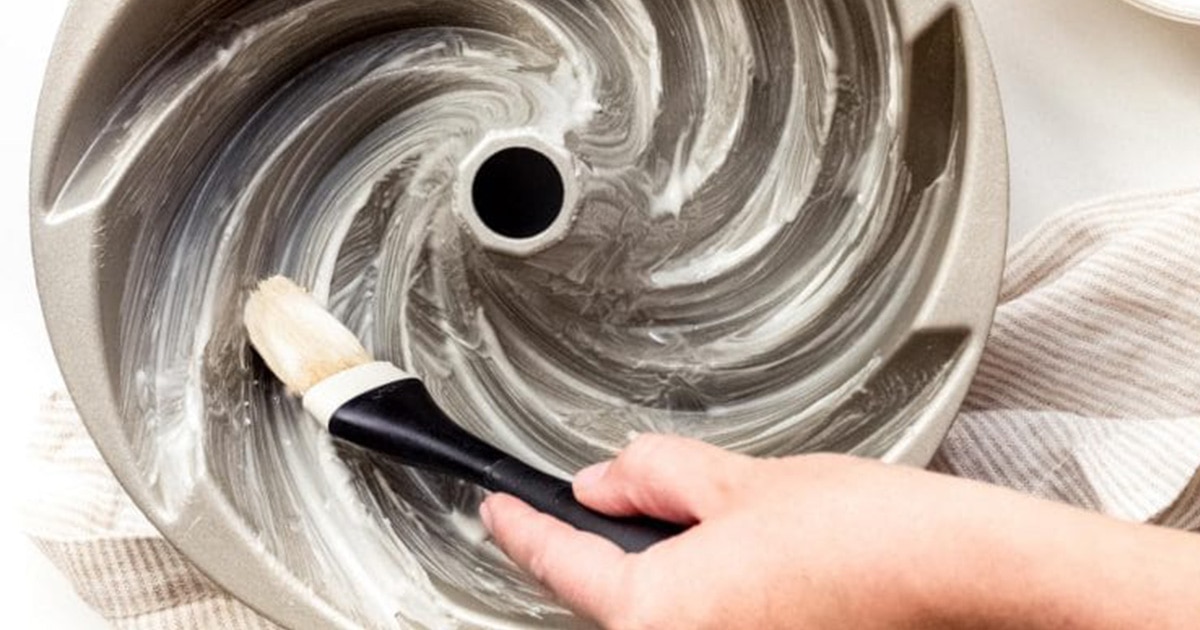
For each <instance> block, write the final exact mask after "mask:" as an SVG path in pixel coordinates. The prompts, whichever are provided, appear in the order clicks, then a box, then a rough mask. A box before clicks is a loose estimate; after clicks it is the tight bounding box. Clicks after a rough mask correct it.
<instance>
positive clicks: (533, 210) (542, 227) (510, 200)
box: [471, 147, 564, 239]
mask: <svg viewBox="0 0 1200 630" xmlns="http://www.w3.org/2000/svg"><path fill="white" fill-rule="evenodd" d="M563 194H564V191H563V180H562V175H561V174H559V172H558V168H557V167H555V166H554V162H551V161H550V158H548V157H546V156H545V155H543V154H541V153H539V152H537V151H535V150H533V149H528V148H525V147H513V148H511V149H504V150H503V151H499V152H497V153H496V154H495V155H493V156H492V157H490V158H488V159H487V161H486V162H484V163H483V166H480V167H479V172H478V173H476V174H475V183H474V185H473V186H472V188H471V198H472V201H473V202H474V203H475V212H476V213H477V214H478V215H479V218H480V219H481V220H482V221H483V224H484V225H486V226H488V228H489V229H491V230H492V231H493V232H496V233H497V234H500V235H501V236H506V237H508V238H517V239H525V238H532V237H534V236H537V235H538V234H541V233H542V232H545V231H546V230H548V229H550V226H551V225H554V221H555V220H556V219H558V215H559V213H560V212H562V206H563Z"/></svg>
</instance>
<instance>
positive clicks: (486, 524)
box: [479, 497, 494, 533]
mask: <svg viewBox="0 0 1200 630" xmlns="http://www.w3.org/2000/svg"><path fill="white" fill-rule="evenodd" d="M479 520H481V521H483V528H484V529H486V530H488V533H494V532H493V531H492V498H491V497H488V498H487V499H485V500H484V502H483V503H481V504H479Z"/></svg>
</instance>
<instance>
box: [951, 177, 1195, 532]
mask: <svg viewBox="0 0 1200 630" xmlns="http://www.w3.org/2000/svg"><path fill="white" fill-rule="evenodd" d="M933 468H934V469H936V470H941V471H945V472H950V473H954V474H958V475H962V476H965V477H971V478H973V479H980V480H983V481H989V482H992V483H997V484H1001V485H1006V486H1011V487H1013V488H1017V489H1019V490H1022V491H1025V492H1029V493H1032V494H1035V495H1038V496H1042V497H1046V498H1050V499H1055V500H1059V501H1065V502H1067V503H1072V504H1075V505H1078V506H1082V507H1085V508H1088V509H1092V510H1098V511H1101V512H1104V513H1107V514H1110V515H1112V516H1115V517H1118V518H1123V519H1128V520H1134V521H1146V522H1154V523H1159V524H1163V525H1168V526H1172V527H1178V528H1184V529H1191V530H1200V475H1198V472H1200V191H1187V192H1178V193H1171V194H1162V195H1155V196H1150V197H1136V198H1127V199H1119V200H1109V201H1106V202H1102V203H1098V204H1095V205H1092V206H1088V207H1083V208H1079V209H1076V210H1074V211H1071V212H1068V213H1066V214H1063V215H1061V216H1059V217H1057V218H1055V219H1052V220H1050V221H1049V222H1048V223H1046V224H1045V225H1044V226H1043V227H1042V228H1041V229H1040V230H1039V231H1038V232H1037V233H1036V234H1034V235H1033V236H1032V237H1030V238H1028V239H1026V240H1025V241H1024V242H1023V243H1021V245H1020V246H1018V247H1017V248H1016V249H1015V250H1014V251H1013V253H1012V254H1011V256H1010V257H1009V261H1008V266H1007V268H1006V271H1005V277H1004V285H1003V288H1002V290H1001V295H1000V306H999V307H998V309H997V311H996V321H995V324H994V327H993V329H992V334H991V337H990V338H989V340H988V346H987V350H986V351H985V353H984V357H983V361H982V363H981V364H980V367H979V373H978V375H977V376H976V378H975V382H974V384H973V385H972V388H971V391H970V393H969V394H968V396H967V401H966V404H965V406H964V407H963V410H962V413H961V414H960V417H959V420H958V422H957V423H956V425H955V427H954V429H953V430H951V432H950V435H949V437H948V438H947V439H946V441H945V443H944V444H943V447H942V451H941V452H940V453H939V454H938V456H937V457H936V459H935V460H934V463H933Z"/></svg>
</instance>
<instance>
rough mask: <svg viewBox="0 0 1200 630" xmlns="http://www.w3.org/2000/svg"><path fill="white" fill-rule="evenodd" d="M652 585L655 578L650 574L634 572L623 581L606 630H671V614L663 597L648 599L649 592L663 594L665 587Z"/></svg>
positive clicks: (606, 622)
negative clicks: (663, 602)
mask: <svg viewBox="0 0 1200 630" xmlns="http://www.w3.org/2000/svg"><path fill="white" fill-rule="evenodd" d="M633 566H636V565H633ZM631 568H632V567H631ZM652 582H654V579H653V577H652V576H651V575H650V574H649V573H647V572H644V571H631V572H630V573H629V574H628V575H627V576H626V578H625V579H623V580H622V581H621V584H622V585H621V587H620V589H619V591H618V597H617V598H616V601H614V602H613V604H614V606H613V607H612V609H611V610H612V614H611V615H610V616H609V619H607V620H605V622H604V627H606V628H610V629H612V630H658V629H660V628H667V627H669V626H670V624H669V615H668V614H667V613H666V611H665V610H664V606H663V605H662V601H664V600H663V598H662V597H647V596H646V594H647V593H659V594H662V585H661V584H654V583H652Z"/></svg>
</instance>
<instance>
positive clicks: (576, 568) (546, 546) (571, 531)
mask: <svg viewBox="0 0 1200 630" xmlns="http://www.w3.org/2000/svg"><path fill="white" fill-rule="evenodd" d="M480 516H481V517H482V518H483V522H484V526H485V527H487V529H488V531H490V532H491V534H492V539H493V540H494V541H495V543H496V545H497V546H499V547H500V549H501V550H502V551H503V552H504V553H505V554H506V555H507V556H508V557H509V558H511V559H512V560H513V562H515V563H516V564H517V566H520V567H521V568H523V569H525V570H526V571H528V572H529V573H530V574H532V575H533V577H534V578H535V579H537V580H538V581H539V582H541V583H542V584H544V585H545V586H546V587H547V588H549V589H550V590H551V591H552V592H553V593H554V594H555V595H556V596H557V597H558V598H559V599H560V600H561V601H562V602H563V603H564V604H566V605H567V606H568V607H569V608H571V609H572V610H574V611H575V612H577V613H579V614H581V615H584V616H585V617H589V618H591V619H594V620H600V619H605V618H608V617H609V616H610V615H609V614H608V613H609V612H611V606H613V605H614V604H615V603H616V600H617V595H618V588H619V587H620V584H621V579H620V577H621V574H622V572H623V571H624V567H625V562H626V561H627V559H628V557H627V556H626V554H625V552H624V551H622V550H621V549H620V548H619V547H617V546H616V545H614V544H613V543H611V542H609V541H607V540H605V539H603V538H601V537H599V536H596V535H595V534H589V533H586V532H581V531H579V530H577V529H575V528H573V527H571V526H570V525H567V524H566V523H563V522H562V521H559V520H558V519H556V518H554V517H552V516H548V515H546V514H543V513H541V512H538V511H537V510H535V509H533V508H531V507H529V506H528V505H526V504H525V503H523V502H522V501H520V500H518V499H515V498H513V497H511V496H508V495H503V494H497V495H492V496H491V497H489V498H488V499H487V500H486V501H484V503H483V505H482V506H480Z"/></svg>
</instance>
